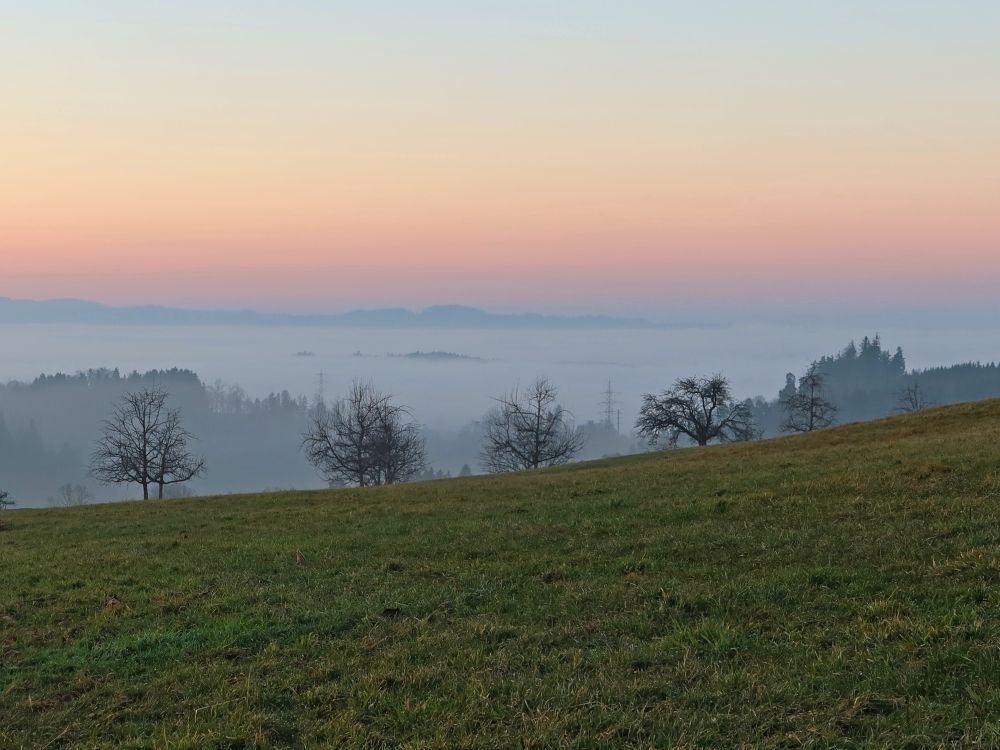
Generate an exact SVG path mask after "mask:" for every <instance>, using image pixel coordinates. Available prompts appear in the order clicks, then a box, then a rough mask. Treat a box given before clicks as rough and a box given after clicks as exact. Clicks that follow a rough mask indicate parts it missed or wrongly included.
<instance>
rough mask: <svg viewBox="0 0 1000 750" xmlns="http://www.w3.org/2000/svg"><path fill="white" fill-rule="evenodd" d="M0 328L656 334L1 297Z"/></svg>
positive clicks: (464, 310)
mask: <svg viewBox="0 0 1000 750" xmlns="http://www.w3.org/2000/svg"><path fill="white" fill-rule="evenodd" d="M0 323H36V324H37V323H89V324H98V325H99V324H104V325H288V326H358V327H371V328H562V329H587V328H621V329H623V328H658V327H659V326H658V325H657V324H655V323H652V322H650V321H648V320H642V319H639V318H616V317H612V316H605V315H582V316H569V315H542V314H539V313H492V312H488V311H486V310H481V309H479V308H476V307H468V306H465V305H435V306H432V307H428V308H425V309H423V310H420V311H414V310H408V309H406V308H402V307H391V308H376V309H371V310H352V311H350V312H345V313H329V314H305V315H295V314H290V313H262V312H256V311H254V310H188V309H183V308H177V307H162V306H159V305H141V306H135V307H112V306H110V305H104V304H101V303H99V302H88V301H86V300H78V299H52V300H26V299H11V298H9V297H0Z"/></svg>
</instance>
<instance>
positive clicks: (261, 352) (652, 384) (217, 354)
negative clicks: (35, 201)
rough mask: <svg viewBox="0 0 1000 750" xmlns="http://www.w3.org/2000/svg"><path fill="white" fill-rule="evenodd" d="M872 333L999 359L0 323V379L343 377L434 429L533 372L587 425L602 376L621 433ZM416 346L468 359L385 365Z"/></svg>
mask: <svg viewBox="0 0 1000 750" xmlns="http://www.w3.org/2000/svg"><path fill="white" fill-rule="evenodd" d="M876 332H879V333H881V334H882V340H883V341H884V342H885V343H886V344H887V345H889V346H891V347H893V348H894V347H896V346H901V347H902V348H903V349H904V351H905V352H906V355H907V364H908V366H909V367H911V368H918V369H920V368H925V367H929V366H934V365H945V364H952V363H954V362H959V361H969V360H983V361H987V360H994V359H996V358H997V357H998V356H1000V331H989V332H986V331H981V330H980V331H974V332H969V331H965V330H944V329H942V330H930V331H928V330H926V329H919V330H918V329H907V328H900V327H891V328H882V329H881V330H879V331H875V330H858V329H857V328H856V327H855V326H848V325H836V324H824V325H811V326H798V325H775V324H768V323H753V324H746V325H732V326H719V327H705V328H701V327H697V328H696V327H690V328H673V329H647V330H637V331H629V330H589V331H581V330H517V331H506V330H455V329H430V330H427V329H423V330H421V329H417V330H414V329H407V330H383V329H371V328H366V329H351V328H336V327H335V328H306V327H302V328H284V327H250V326H245V327H244V326H234V327H206V326H192V327H186V326H124V325H121V326H80V325H18V326H13V325H0V352H2V353H3V356H2V359H0V382H6V381H8V380H31V379H33V378H35V377H36V376H37V375H39V374H40V373H43V372H44V373H49V374H51V373H55V372H67V373H72V372H75V371H77V370H85V369H88V368H98V367H109V368H115V367H117V368H119V369H121V370H122V371H123V372H126V371H131V370H141V371H145V370H150V369H162V368H169V367H181V368H188V369H191V370H194V371H195V372H197V373H198V374H199V375H200V376H201V378H202V380H203V381H204V382H206V383H212V382H214V381H215V380H216V379H221V380H223V381H225V382H227V383H236V384H239V385H241V386H242V387H243V388H244V389H245V390H246V391H247V392H248V393H249V394H250V395H251V396H264V395H266V394H267V393H269V392H272V391H275V392H277V391H281V390H288V391H289V392H291V393H292V394H293V395H307V396H311V395H313V394H314V393H315V392H316V390H317V387H318V383H319V377H318V376H319V373H320V372H321V371H322V372H323V373H324V382H325V391H326V396H327V398H334V397H336V396H337V395H338V394H339V393H340V392H341V391H343V390H344V388H345V387H346V385H347V384H348V383H350V381H351V379H352V378H355V377H360V378H368V379H372V380H374V381H375V383H376V384H377V385H378V386H379V387H380V388H381V389H383V390H386V391H389V392H390V393H393V394H395V395H396V396H398V397H399V399H400V400H402V401H403V402H404V403H406V404H408V405H409V406H410V407H412V409H413V410H414V412H415V414H416V416H417V418H418V419H419V420H420V421H421V422H423V423H424V424H427V425H429V426H432V427H437V428H442V429H446V428H457V427H460V426H461V425H463V424H466V423H467V422H469V421H470V420H472V419H476V418H478V417H479V416H480V415H481V414H482V413H483V412H485V411H486V410H487V409H488V408H489V406H490V397H491V396H492V395H495V394H498V393H500V392H502V391H504V390H507V389H508V388H510V387H511V386H512V385H514V384H515V383H517V382H518V381H519V380H520V381H522V382H526V381H528V380H529V379H531V378H532V377H534V376H535V375H536V374H544V375H546V376H548V377H549V378H550V379H551V380H553V381H554V382H555V383H556V385H558V386H559V389H560V393H561V394H562V401H563V403H564V405H565V406H566V407H567V408H569V409H570V410H571V411H572V412H573V413H574V414H575V416H576V418H577V420H581V421H582V420H587V419H597V418H599V416H600V415H601V413H602V400H603V392H604V390H605V389H606V388H607V381H608V380H609V379H610V380H612V382H613V388H614V390H615V391H616V392H617V394H618V396H617V398H618V401H619V405H620V408H621V410H622V420H623V425H624V424H625V423H631V421H632V419H633V418H634V414H635V412H636V411H637V409H638V406H639V398H640V395H641V394H642V393H644V392H647V391H650V390H659V389H662V388H663V387H664V386H666V385H668V384H669V383H670V382H671V381H672V380H674V379H675V378H677V377H679V376H682V375H688V374H702V373H704V374H707V373H711V372H722V373H724V374H725V375H727V376H728V377H729V378H730V380H731V381H732V383H733V387H734V390H735V393H736V395H738V396H740V397H745V396H756V395H765V396H769V397H770V396H773V395H774V394H775V393H776V392H777V391H778V389H779V388H781V386H782V385H783V384H784V375H785V373H786V372H796V373H800V372H801V371H802V370H803V368H804V367H805V366H806V365H807V364H808V363H809V362H811V361H812V360H814V359H816V358H818V357H819V356H821V355H823V354H832V353H834V352H835V351H837V350H839V349H841V348H843V347H844V346H845V345H846V344H847V343H848V342H849V341H850V340H852V339H856V340H860V339H861V337H862V336H864V335H866V334H867V335H873V334H874V333H876ZM417 351H420V352H435V351H438V352H450V353H455V354H460V355H465V356H467V357H471V358H475V359H443V360H442V359H435V358H409V357H392V356H387V355H393V354H395V355H405V354H408V353H411V352H417ZM357 353H360V355H361V356H357Z"/></svg>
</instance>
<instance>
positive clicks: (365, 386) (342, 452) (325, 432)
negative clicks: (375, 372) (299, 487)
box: [302, 380, 424, 487]
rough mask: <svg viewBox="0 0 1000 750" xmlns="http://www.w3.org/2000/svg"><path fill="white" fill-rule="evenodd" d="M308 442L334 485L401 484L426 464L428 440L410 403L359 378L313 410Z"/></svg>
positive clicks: (308, 449)
mask: <svg viewBox="0 0 1000 750" xmlns="http://www.w3.org/2000/svg"><path fill="white" fill-rule="evenodd" d="M302 447H303V449H304V450H305V452H306V457H307V458H308V459H309V462H310V463H312V465H313V466H315V467H316V468H317V469H318V470H319V472H320V474H322V476H323V478H324V479H325V480H326V481H327V482H329V483H330V484H331V485H337V484H342V483H347V484H354V485H357V486H359V487H368V486H373V485H383V484H396V483H397V482H404V481H406V480H407V479H410V478H411V477H413V476H415V475H416V474H418V473H420V471H421V470H422V469H423V467H424V440H423V437H422V436H421V434H420V428H419V427H418V425H417V424H416V423H414V422H413V421H412V418H411V415H410V411H409V409H407V407H405V406H400V405H398V404H394V403H392V396H390V395H388V394H385V393H382V392H380V391H378V390H376V389H375V387H374V386H373V385H372V384H371V383H367V382H362V381H357V380H356V381H354V383H353V384H352V386H351V390H350V392H349V393H348V394H347V396H346V397H345V398H342V399H340V400H338V401H336V402H335V403H334V404H333V406H332V407H329V408H327V407H321V408H317V409H315V410H314V411H313V414H312V416H311V418H310V423H309V428H308V429H307V430H306V433H305V435H303V437H302Z"/></svg>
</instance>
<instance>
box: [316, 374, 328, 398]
mask: <svg viewBox="0 0 1000 750" xmlns="http://www.w3.org/2000/svg"><path fill="white" fill-rule="evenodd" d="M325 391H326V377H325V376H324V374H323V371H322V370H320V371H319V375H317V376H316V405H317V406H320V407H322V406H325V405H326V393H325Z"/></svg>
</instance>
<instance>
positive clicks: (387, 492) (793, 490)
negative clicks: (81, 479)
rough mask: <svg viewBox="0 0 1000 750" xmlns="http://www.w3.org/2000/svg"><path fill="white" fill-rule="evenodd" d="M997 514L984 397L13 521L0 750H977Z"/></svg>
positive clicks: (5, 554) (999, 710)
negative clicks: (365, 481) (865, 416)
mask: <svg viewBox="0 0 1000 750" xmlns="http://www.w3.org/2000/svg"><path fill="white" fill-rule="evenodd" d="M998 503H1000V402H996V401H993V402H980V403H976V404H967V405H961V406H957V407H948V408H944V409H937V410H934V411H930V412H926V413H923V414H919V415H912V416H906V417H900V418H895V419H890V420H884V421H881V422H876V423H869V424H865V425H852V426H847V427H842V428H837V429H833V430H829V431H826V432H823V433H819V434H814V435H808V436H802V437H795V438H788V439H781V440H774V441H768V442H763V443H755V444H744V445H731V446H722V447H714V448H708V449H698V450H684V451H675V452H671V453H657V454H648V455H644V456H638V457H631V458H626V459H619V460H611V461H604V462H597V463H590V464H578V465H575V466H572V467H567V468H564V469H559V470H550V471H547V472H539V473H529V474H522V475H509V476H498V477H482V478H471V479H455V480H447V481H442V482H430V483H424V484H417V485H410V486H402V487H392V488H384V489H375V490H365V491H338V492H318V493H292V494H281V495H274V496H245V497H225V498H214V499H195V500H189V501H172V502H169V501H168V502H162V503H160V502H148V503H145V504H142V503H131V504H122V505H105V506H93V507H84V508H76V509H65V510H63V509H53V510H44V511H19V512H15V513H11V514H10V515H9V521H10V522H11V523H12V524H13V528H12V529H10V530H7V531H4V532H2V533H0V576H2V578H0V747H18V746H26V747H35V746H45V747H59V746H91V745H98V746H129V747H136V746H157V747H245V746H261V747H267V746H313V747H315V746H330V745H334V746H357V747H362V746H364V747H383V746H385V747H396V746H406V747H418V746H419V747H483V748H486V747H518V746H523V747H556V746H559V747H593V748H599V747H609V746H630V747H650V748H651V747H664V746H674V745H682V746H688V747H732V746H737V745H740V744H753V745H755V746H761V747H792V746H800V745H810V746H817V747H822V746H837V747H859V746H862V745H865V746H872V745H874V746H884V747H904V746H911V747H925V746H926V747H931V746H941V745H969V744H975V743H977V742H978V743H980V744H982V745H983V746H996V745H997V744H1000V681H998V678H1000V587H998V586H997V584H998V582H1000V513H998ZM112 597H114V598H112Z"/></svg>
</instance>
